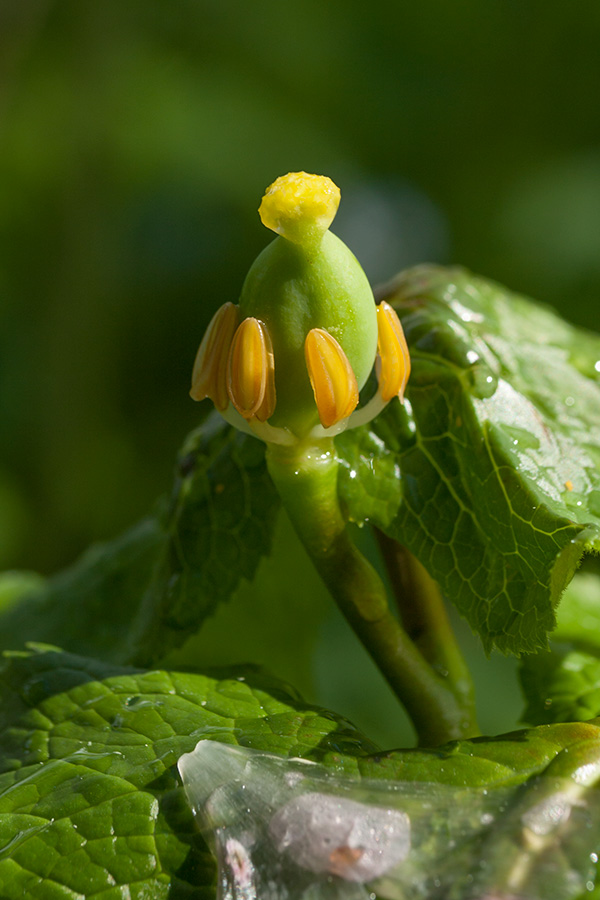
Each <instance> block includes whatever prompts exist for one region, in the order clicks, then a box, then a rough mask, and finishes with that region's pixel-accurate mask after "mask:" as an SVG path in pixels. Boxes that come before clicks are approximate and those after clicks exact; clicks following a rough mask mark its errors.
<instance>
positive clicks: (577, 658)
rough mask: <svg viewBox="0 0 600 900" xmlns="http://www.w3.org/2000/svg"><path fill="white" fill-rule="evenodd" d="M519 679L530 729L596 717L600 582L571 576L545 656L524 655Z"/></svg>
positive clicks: (599, 674) (598, 707) (599, 694)
mask: <svg viewBox="0 0 600 900" xmlns="http://www.w3.org/2000/svg"><path fill="white" fill-rule="evenodd" d="M519 674H520V679H521V686H522V688H523V693H524V695H525V698H526V700H527V705H526V707H525V711H524V713H523V720H524V721H526V722H531V723H532V724H534V725H538V724H545V723H551V722H577V721H582V720H586V719H592V718H595V717H596V716H598V715H599V714H600V578H599V577H598V576H597V575H594V574H592V573H585V574H579V575H576V576H575V578H574V579H573V581H572V582H571V584H570V585H569V587H568V588H567V590H566V592H565V594H564V596H563V599H562V601H561V604H560V607H559V609H558V615H557V627H556V631H555V632H554V635H553V640H552V642H551V649H550V652H545V653H538V654H535V655H530V656H525V657H523V659H522V660H521V664H520V673H519Z"/></svg>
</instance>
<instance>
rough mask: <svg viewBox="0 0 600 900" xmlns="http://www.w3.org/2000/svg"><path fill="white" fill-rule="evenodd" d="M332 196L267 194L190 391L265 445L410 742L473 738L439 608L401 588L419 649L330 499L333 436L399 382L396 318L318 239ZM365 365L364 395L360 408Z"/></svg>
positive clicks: (282, 187) (376, 407)
mask: <svg viewBox="0 0 600 900" xmlns="http://www.w3.org/2000/svg"><path fill="white" fill-rule="evenodd" d="M339 199H340V193H339V189H338V188H337V187H336V186H335V185H334V184H333V182H332V181H330V179H328V178H324V177H322V176H316V175H306V173H303V172H300V173H291V174H289V175H286V176H283V177H282V178H278V179H277V181H275V182H274V183H273V184H272V185H271V187H270V188H268V189H267V192H266V194H265V196H264V198H263V201H262V203H261V207H260V210H259V212H260V215H261V219H262V221H263V224H265V225H266V226H267V227H268V228H271V229H272V230H273V231H275V232H276V233H277V234H278V235H279V237H278V238H276V240H274V241H273V242H272V243H271V244H270V245H269V246H268V247H266V248H265V250H263V252H262V253H261V254H260V255H259V256H258V258H257V259H256V261H255V262H254V264H253V265H252V267H251V268H250V271H249V273H248V276H247V278H246V281H245V283H244V286H243V288H242V293H241V296H240V301H239V305H237V306H236V305H234V304H232V303H226V304H225V305H224V306H223V307H221V309H220V310H219V311H218V312H217V313H216V314H215V316H214V317H213V319H212V321H211V323H210V325H209V327H208V330H207V333H206V335H205V337H204V339H203V341H202V343H201V345H200V349H199V350H198V354H197V356H196V361H195V364H194V371H193V376H192V390H191V391H190V393H191V396H192V397H193V398H194V399H195V400H202V399H203V398H205V397H209V398H210V399H212V400H213V402H214V403H215V406H216V407H217V409H218V410H219V412H220V413H221V415H222V416H223V417H224V418H225V419H226V420H227V421H228V422H230V423H231V424H232V425H235V426H236V427H237V428H240V429H241V430H242V431H245V432H247V433H249V434H252V435H254V436H255V437H258V438H260V439H261V440H263V441H264V442H265V443H266V445H267V454H266V458H267V465H268V469H269V472H270V474H271V477H272V478H273V481H274V483H275V485H276V487H277V489H278V491H279V494H280V496H281V499H282V502H283V505H284V506H285V508H286V510H287V512H288V514H289V516H290V519H291V521H292V524H293V525H294V527H295V529H296V532H297V534H298V536H299V538H300V540H301V541H302V543H303V544H304V546H305V548H306V550H307V551H308V553H309V555H310V556H311V558H312V560H313V563H314V565H315V567H316V568H317V570H318V572H319V574H320V575H321V578H322V579H323V581H324V582H325V584H326V585H327V587H328V588H329V591H330V592H331V594H332V596H333V598H334V599H335V600H336V602H337V604H338V606H339V607H340V609H341V611H342V613H343V614H344V615H345V617H346V619H347V620H348V622H349V623H350V625H351V627H352V628H353V629H354V631H355V633H356V634H357V635H358V637H359V638H360V640H361V641H362V643H363V644H364V645H365V647H366V648H367V650H368V651H369V653H370V654H371V655H372V657H373V659H374V660H375V662H376V663H377V665H378V666H379V668H380V669H381V671H382V672H383V674H384V675H385V677H386V679H387V680H388V682H389V684H390V685H391V687H392V689H393V690H394V691H395V693H396V694H397V696H398V698H399V699H400V700H401V702H402V703H403V704H404V706H405V707H406V709H407V711H408V713H409V715H410V716H411V718H412V721H413V723H414V726H415V729H416V731H417V735H418V738H419V742H420V743H421V744H422V745H435V744H440V743H444V742H445V741H448V740H451V739H454V738H463V737H467V736H471V735H472V734H474V733H477V727H476V724H475V719H474V713H473V703H472V694H471V693H470V689H469V684H470V682H469V680H468V678H465V677H464V671H463V669H464V664H461V659H460V654H459V653H458V648H457V647H456V645H455V644H454V643H453V637H452V635H451V631H450V630H449V623H448V627H447V629H446V626H445V624H444V620H443V618H442V616H441V613H440V608H441V609H443V607H439V604H437V601H436V600H435V598H434V595H433V594H432V593H431V592H430V591H428V590H421V589H419V590H417V591H413V592H412V597H411V600H410V602H414V603H416V604H417V606H418V607H419V609H420V610H421V611H420V612H418V613H415V616H413V619H414V621H418V620H419V617H421V618H422V619H423V622H426V623H427V628H428V629H429V630H428V631H427V629H425V630H426V631H427V635H428V637H427V640H424V639H423V634H419V635H418V636H417V635H416V634H415V633H412V634H411V631H414V629H413V624H414V622H413V619H411V617H410V615H408V612H407V611H408V604H409V601H408V600H407V602H406V604H404V606H403V605H402V604H403V603H404V601H402V603H401V604H400V605H401V614H402V620H403V623H404V624H402V623H401V622H400V621H399V620H398V618H397V617H396V616H395V615H394V614H393V613H392V611H391V610H390V607H389V605H388V598H387V594H386V590H385V588H384V585H383V583H382V581H381V578H380V577H379V575H378V574H377V572H376V571H375V569H374V568H373V567H372V566H371V565H370V563H369V562H368V561H367V560H366V559H365V558H364V557H363V555H362V554H361V553H360V551H359V550H358V549H357V547H356V546H355V545H354V544H353V543H352V540H351V539H350V536H349V534H348V532H347V530H346V522H345V520H344V517H343V515H342V511H341V509H340V504H339V499H338V491H337V473H338V460H337V457H336V453H335V445H334V437H335V435H336V434H339V433H340V432H341V431H343V430H345V429H346V428H352V427H355V426H358V425H363V424H365V423H367V422H369V421H371V419H373V418H374V417H375V416H376V415H378V413H379V412H380V411H381V410H382V409H383V408H384V407H385V406H386V404H387V403H389V402H391V401H393V400H394V399H398V401H399V402H402V400H403V397H404V390H405V387H406V383H407V380H408V377H409V374H410V356H409V352H408V347H407V345H406V341H405V338H404V334H403V331H402V326H401V324H400V320H399V319H398V316H397V314H396V312H395V310H394V309H393V308H392V307H391V306H390V305H389V304H388V303H386V302H385V301H383V302H381V303H380V304H379V305H378V306H376V304H375V300H374V298H373V293H372V291H371V288H370V286H369V283H368V281H367V279H366V276H365V275H364V272H363V271H362V269H361V268H360V266H359V264H358V262H357V261H356V259H355V258H354V256H353V255H352V253H351V252H350V251H349V250H348V248H347V247H346V246H345V244H343V243H342V242H341V241H340V240H339V239H338V238H336V237H335V235H333V234H332V233H331V232H330V231H329V225H330V224H331V222H332V221H333V218H334V216H335V213H336V210H337V206H338V203H339ZM374 366H375V368H376V372H377V379H378V388H377V391H376V393H375V394H374V396H373V397H372V398H371V399H370V400H369V401H368V402H367V403H366V404H365V405H364V406H362V407H359V392H360V390H361V389H362V388H363V387H364V385H365V384H366V381H367V379H368V377H369V374H370V373H371V371H372V369H373V367H374ZM385 549H386V548H385V546H384V555H385ZM388 557H389V554H388ZM400 583H402V584H403V585H404V586H405V582H402V579H401V581H400V582H399V584H400ZM425 585H426V582H425V581H424V580H422V587H424V586H425ZM400 593H402V590H400ZM434 623H435V627H430V626H432V625H433V624H434Z"/></svg>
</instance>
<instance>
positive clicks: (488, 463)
mask: <svg viewBox="0 0 600 900" xmlns="http://www.w3.org/2000/svg"><path fill="white" fill-rule="evenodd" d="M381 296H382V297H385V298H386V299H387V300H388V302H392V303H393V304H394V306H395V308H396V309H397V311H398V313H399V315H400V317H401V319H402V323H403V326H404V330H405V332H406V336H407V340H408V343H409V346H410V350H411V357H412V360H413V373H412V375H411V379H410V381H409V386H408V390H407V397H408V400H409V404H407V405H406V407H405V408H404V409H402V408H400V407H399V406H398V405H397V404H390V406H389V407H388V408H387V409H386V410H385V411H384V413H383V414H382V415H381V416H380V417H379V419H377V420H376V422H375V423H374V424H373V425H372V426H371V428H370V429H366V428H365V429H364V430H363V432H362V434H358V436H357V435H356V433H352V432H348V433H347V434H344V435H342V436H341V437H340V438H339V450H340V453H341V454H342V457H343V460H344V463H345V469H344V476H343V478H342V479H341V485H340V487H341V492H342V495H343V497H344V500H345V502H346V505H347V508H348V511H349V514H350V516H351V518H353V519H355V520H356V521H358V522H362V521H366V520H369V521H371V522H372V523H373V524H375V525H377V526H378V527H380V528H381V529H383V530H384V531H385V532H387V533H388V534H390V535H391V536H393V537H395V538H397V539H398V540H399V541H401V542H402V543H403V544H405V545H406V546H407V547H408V548H409V549H410V550H411V551H412V552H413V553H414V554H415V555H416V556H417V557H418V559H419V560H420V561H421V562H422V563H423V564H424V565H425V567H426V568H427V569H428V571H429V573H430V574H431V575H432V576H433V577H434V578H435V579H436V580H437V581H439V583H440V585H441V587H442V590H443V591H444V593H445V594H446V595H447V596H448V598H449V599H451V600H452V601H453V602H454V603H455V604H456V606H457V608H458V610H459V611H460V612H461V613H462V615H464V616H465V617H466V619H467V620H468V621H469V623H470V625H471V627H472V628H473V629H474V630H475V631H476V632H478V633H479V634H480V636H481V638H482V640H483V643H484V646H485V647H486V649H487V650H489V649H491V648H492V647H493V646H495V647H498V648H499V649H500V650H503V651H510V652H514V653H521V652H532V651H534V650H537V649H539V648H543V647H545V646H546V644H547V634H548V632H550V631H551V630H552V629H553V627H554V623H555V618H554V607H555V606H556V604H557V603H558V600H559V598H560V596H561V594H562V592H563V590H564V589H565V587H566V586H567V584H568V583H569V581H570V579H571V578H572V576H573V573H574V571H575V569H576V567H577V565H578V563H579V561H580V559H581V557H582V556H583V555H584V554H586V553H590V552H594V551H597V550H598V549H599V548H600V384H599V378H598V372H597V370H596V369H595V368H594V366H595V364H596V362H597V361H598V360H599V359H600V339H599V338H597V337H595V336H592V335H590V334H587V333H585V332H581V331H580V330H578V329H576V328H574V327H572V326H571V325H569V324H567V323H566V322H563V321H562V320H561V319H559V318H558V317H557V316H556V315H554V314H553V313H552V312H550V311H549V310H547V309H545V308H543V307H540V306H538V305H536V304H534V303H532V302H531V301H528V300H527V299H525V298H523V297H519V296H517V295H515V294H512V293H510V292H509V291H507V290H506V289H504V288H502V287H500V286H499V285H497V284H494V283H493V282H489V281H486V280H484V279H481V278H478V277H476V276H474V275H472V274H470V273H469V272H466V271H464V270H461V269H441V268H437V267H421V268H418V269H413V270H410V271H408V272H406V273H404V274H403V275H401V276H399V278H398V279H397V280H396V281H395V282H393V283H392V284H391V285H390V286H389V287H388V288H386V289H385V290H384V291H382V292H381Z"/></svg>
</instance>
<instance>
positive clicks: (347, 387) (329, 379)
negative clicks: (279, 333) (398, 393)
mask: <svg viewBox="0 0 600 900" xmlns="http://www.w3.org/2000/svg"><path fill="white" fill-rule="evenodd" d="M304 355H305V357H306V366H307V368H308V376H309V378H310V383H311V385H312V389H313V392H314V395H315V402H316V404H317V410H318V411H319V419H320V420H321V425H322V426H323V428H330V427H331V425H335V424H336V422H340V421H341V420H342V419H345V418H347V417H348V416H349V415H350V413H351V412H352V410H353V409H355V407H356V405H357V403H358V385H357V383H356V376H355V374H354V372H353V371H352V366H351V365H350V363H349V361H348V357H347V356H346V354H345V353H344V351H343V350H342V348H341V347H340V345H339V344H338V342H337V341H336V339H335V338H334V337H332V336H331V335H330V334H329V333H328V332H327V331H324V330H323V329H322V328H313V329H311V331H309V332H308V335H307V336H306V340H305V342H304Z"/></svg>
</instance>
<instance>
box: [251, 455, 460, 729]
mask: <svg viewBox="0 0 600 900" xmlns="http://www.w3.org/2000/svg"><path fill="white" fill-rule="evenodd" d="M267 465H268V468H269V472H270V474H271V477H272V478H273V481H274V482H275V485H276V487H277V489H278V491H279V493H280V495H281V499H282V501H283V504H284V506H285V508H286V510H287V512H288V515H289V516H290V519H291V521H292V524H293V525H294V528H295V529H296V532H297V534H298V536H299V537H300V539H301V541H302V543H303V544H304V546H305V548H306V550H307V551H308V553H309V555H310V556H311V558H312V560H313V563H314V565H315V567H316V568H317V570H318V572H319V574H320V575H321V578H322V579H323V581H324V582H325V584H326V585H327V587H328V588H329V591H330V593H331V594H332V596H333V597H334V599H335V600H336V602H337V604H338V606H339V608H340V609H341V611H342V613H343V614H344V616H345V617H346V619H347V620H348V622H349V624H350V625H351V626H352V628H353V629H354V631H355V633H356V634H357V635H358V637H359V638H360V640H361V641H362V643H363V644H364V646H365V647H366V649H367V650H368V651H369V653H370V654H371V656H372V657H373V659H374V660H375V662H376V664H377V665H378V666H379V668H380V670H381V671H382V673H383V674H384V676H385V677H386V679H387V681H388V682H389V684H390V686H391V687H392V689H393V690H394V692H395V693H396V695H397V697H398V698H399V700H400V701H401V702H402V703H403V705H404V706H405V708H406V710H407V712H408V714H409V715H410V717H411V719H412V721H413V724H414V726H415V729H416V732H417V736H418V740H419V744H420V745H422V746H436V745H438V744H442V743H444V742H446V741H448V740H453V739H458V738H464V737H467V736H470V735H472V734H473V732H474V731H476V726H474V723H473V720H472V716H471V714H470V711H468V710H466V709H465V708H464V707H463V705H462V704H461V703H460V702H459V699H458V697H457V695H456V694H455V693H454V691H453V690H452V689H451V688H450V687H449V685H448V683H447V680H446V679H445V678H444V677H442V676H441V675H440V674H439V673H437V672H436V671H435V670H434V669H433V668H432V666H431V665H430V664H429V663H428V662H427V660H426V659H425V657H424V656H423V654H422V653H421V651H420V650H419V649H418V648H417V647H416V646H415V644H414V643H413V641H412V640H411V639H410V637H409V636H408V634H407V633H406V631H405V630H404V629H403V628H402V626H401V625H400V623H399V622H398V620H397V619H396V618H395V616H394V615H393V614H392V612H391V611H390V609H389V606H388V601H387V595H386V591H385V588H384V586H383V583H382V581H381V579H380V577H379V575H378V574H377V572H376V571H375V569H374V568H373V567H372V566H371V565H370V563H369V562H367V560H366V559H365V558H364V556H363V555H362V554H361V553H360V551H359V550H358V549H357V548H356V547H355V545H354V544H353V543H352V541H351V539H350V537H349V535H348V533H347V531H346V524H345V521H344V518H343V516H342V513H341V510H340V506H339V501H338V493H337V469H338V463H337V459H336V456H335V449H334V445H333V440H332V439H331V438H325V439H322V440H320V441H318V442H317V443H315V444H313V445H310V446H308V445H295V446H293V447H282V446H276V445H273V444H270V445H269V446H268V449H267Z"/></svg>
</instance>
